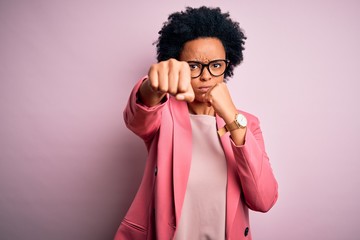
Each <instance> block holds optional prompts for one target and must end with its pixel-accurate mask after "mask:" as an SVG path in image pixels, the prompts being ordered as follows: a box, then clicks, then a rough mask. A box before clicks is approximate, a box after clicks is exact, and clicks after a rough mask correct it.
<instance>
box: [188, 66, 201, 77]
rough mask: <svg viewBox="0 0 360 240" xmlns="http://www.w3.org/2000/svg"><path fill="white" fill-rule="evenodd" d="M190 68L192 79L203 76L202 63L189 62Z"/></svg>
mask: <svg viewBox="0 0 360 240" xmlns="http://www.w3.org/2000/svg"><path fill="white" fill-rule="evenodd" d="M189 66H190V72H191V77H192V78H196V77H198V76H200V74H201V72H202V71H201V70H202V65H201V63H198V62H189Z"/></svg>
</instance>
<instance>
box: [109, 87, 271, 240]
mask: <svg viewBox="0 0 360 240" xmlns="http://www.w3.org/2000/svg"><path fill="white" fill-rule="evenodd" d="M141 82H142V81H139V82H138V83H137V84H136V86H135V88H134V89H133V91H132V93H131V95H130V99H129V101H128V104H127V107H126V109H125V110H124V120H125V124H126V126H127V127H128V128H129V129H130V130H131V131H133V132H134V133H135V134H137V135H138V136H139V137H141V138H142V139H143V140H144V142H145V144H146V147H147V150H148V157H147V160H146V166H145V172H144V176H143V179H142V182H141V185H140V187H139V189H138V192H137V194H136V196H135V198H134V200H133V202H132V204H131V206H130V208H129V210H128V212H127V213H126V215H125V217H124V219H123V221H122V222H121V224H120V226H119V228H118V231H117V233H116V235H115V238H114V239H115V240H150V239H151V240H155V239H158V240H169V239H173V236H174V233H175V231H176V225H177V223H180V215H181V209H182V205H183V202H184V197H185V191H186V184H187V179H188V176H189V170H190V161H191V146H192V143H191V139H192V138H191V134H192V131H191V124H190V117H189V113H188V108H187V104H186V103H185V102H182V101H177V100H176V99H175V98H173V97H171V96H167V99H166V101H165V102H163V103H162V104H161V105H158V106H155V107H151V108H148V107H145V106H143V105H141V104H138V102H137V98H136V93H137V91H138V89H139V87H140V85H141ZM240 112H241V113H242V114H244V115H245V116H246V117H247V119H248V127H247V132H246V137H245V144H244V145H243V146H239V147H238V146H236V145H235V144H234V143H233V142H232V140H231V138H230V137H229V133H227V134H225V135H224V136H222V137H221V144H222V146H223V149H224V152H225V156H226V160H227V190H226V228H225V229H226V233H225V236H226V239H232V240H237V239H251V231H250V228H249V213H248V209H249V208H250V209H252V210H254V211H260V212H266V211H268V210H269V209H270V208H271V207H272V206H273V205H274V204H275V202H276V200H277V196H278V185H277V182H276V179H275V177H274V175H273V171H272V169H271V166H270V163H269V159H268V156H267V154H266V152H265V147H264V141H263V136H262V133H261V129H260V126H259V120H258V119H257V118H256V117H255V116H253V115H251V114H249V113H246V112H242V111H240ZM216 121H217V126H218V128H219V127H222V126H223V125H224V121H223V120H222V118H220V117H219V116H216Z"/></svg>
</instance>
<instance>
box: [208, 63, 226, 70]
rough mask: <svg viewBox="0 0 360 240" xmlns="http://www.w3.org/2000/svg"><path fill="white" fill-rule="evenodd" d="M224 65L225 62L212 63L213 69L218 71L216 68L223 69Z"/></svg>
mask: <svg viewBox="0 0 360 240" xmlns="http://www.w3.org/2000/svg"><path fill="white" fill-rule="evenodd" d="M223 65H224V63H223V62H220V61H219V62H212V63H211V65H210V67H211V68H213V69H216V68H221V67H222V66H223Z"/></svg>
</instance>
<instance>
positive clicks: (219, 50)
mask: <svg viewBox="0 0 360 240" xmlns="http://www.w3.org/2000/svg"><path fill="white" fill-rule="evenodd" d="M225 57H226V54H225V49H224V46H223V44H222V42H221V41H220V40H219V39H217V38H198V39H195V40H191V41H188V42H186V43H185V44H184V47H183V49H182V51H181V53H180V60H181V61H201V62H208V61H211V60H214V59H225Z"/></svg>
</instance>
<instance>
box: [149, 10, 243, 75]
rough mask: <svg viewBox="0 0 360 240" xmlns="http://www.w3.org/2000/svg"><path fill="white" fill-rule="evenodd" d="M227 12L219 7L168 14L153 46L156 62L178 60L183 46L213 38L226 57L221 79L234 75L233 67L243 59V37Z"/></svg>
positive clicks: (236, 23)
mask: <svg viewBox="0 0 360 240" xmlns="http://www.w3.org/2000/svg"><path fill="white" fill-rule="evenodd" d="M229 16H230V15H229V13H222V12H221V10H220V8H209V7H205V6H202V7H200V8H191V7H187V8H186V10H185V11H181V12H175V13H172V14H171V15H169V17H168V21H167V22H165V23H164V24H163V27H162V29H161V30H160V31H159V38H158V40H157V41H156V42H155V43H154V44H156V49H157V60H158V61H159V62H160V61H164V60H168V59H170V58H175V59H179V56H180V52H181V50H182V48H183V46H184V44H185V43H186V42H188V41H191V40H194V39H197V38H202V37H215V38H218V39H219V40H220V41H221V42H222V44H223V45H224V48H225V52H226V58H227V59H228V60H230V64H229V66H228V68H227V70H226V72H225V74H224V78H225V79H227V77H231V76H233V71H234V67H235V66H237V65H239V64H240V63H241V62H242V60H243V53H242V52H243V50H244V44H245V39H246V36H245V34H244V33H243V31H242V29H241V28H240V27H239V23H238V22H234V21H233V20H231V19H230V17H229Z"/></svg>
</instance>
